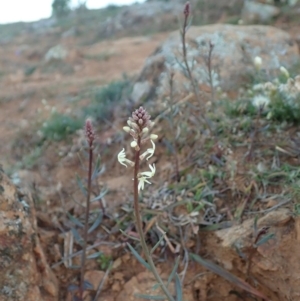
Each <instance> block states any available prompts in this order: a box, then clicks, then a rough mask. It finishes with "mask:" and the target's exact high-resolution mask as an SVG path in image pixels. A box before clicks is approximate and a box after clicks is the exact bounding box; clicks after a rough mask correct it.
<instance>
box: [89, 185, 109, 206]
mask: <svg viewBox="0 0 300 301" xmlns="http://www.w3.org/2000/svg"><path fill="white" fill-rule="evenodd" d="M107 191H108V189H107V188H105V189H103V191H101V192H100V194H99V195H98V196H96V197H95V198H93V199H92V200H91V203H93V202H95V201H98V200H100V199H102V198H103V197H104V196H105V195H106V194H107Z"/></svg>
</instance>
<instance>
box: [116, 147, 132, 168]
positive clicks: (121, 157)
mask: <svg viewBox="0 0 300 301" xmlns="http://www.w3.org/2000/svg"><path fill="white" fill-rule="evenodd" d="M118 161H119V162H120V164H122V165H124V166H126V167H127V165H126V164H125V163H127V164H130V165H131V166H134V163H133V162H132V161H130V160H128V159H127V158H126V154H125V149H124V148H123V149H122V150H121V151H120V152H119V154H118Z"/></svg>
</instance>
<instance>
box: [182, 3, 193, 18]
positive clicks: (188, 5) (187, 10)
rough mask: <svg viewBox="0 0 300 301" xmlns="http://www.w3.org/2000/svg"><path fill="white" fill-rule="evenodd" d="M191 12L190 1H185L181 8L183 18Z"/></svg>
mask: <svg viewBox="0 0 300 301" xmlns="http://www.w3.org/2000/svg"><path fill="white" fill-rule="evenodd" d="M190 12H191V5H190V2H189V1H188V2H186V4H185V6H184V10H183V14H184V16H185V18H186V19H187V18H188V17H189V15H190Z"/></svg>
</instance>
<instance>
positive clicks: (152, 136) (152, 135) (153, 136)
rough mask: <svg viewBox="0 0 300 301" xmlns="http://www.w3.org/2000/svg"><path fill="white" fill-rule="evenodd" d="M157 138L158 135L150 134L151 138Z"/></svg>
mask: <svg viewBox="0 0 300 301" xmlns="http://www.w3.org/2000/svg"><path fill="white" fill-rule="evenodd" d="M157 138H158V136H157V135H155V134H151V135H150V139H151V140H156V139H157Z"/></svg>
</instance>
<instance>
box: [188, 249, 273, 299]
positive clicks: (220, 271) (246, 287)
mask: <svg viewBox="0 0 300 301" xmlns="http://www.w3.org/2000/svg"><path fill="white" fill-rule="evenodd" d="M190 257H191V258H192V259H193V260H194V261H196V262H198V263H199V264H201V265H202V266H204V267H205V268H207V269H209V270H210V271H212V272H213V273H215V274H217V275H219V276H220V277H223V278H224V279H226V280H228V281H229V282H231V283H232V284H234V285H236V286H238V287H240V288H241V289H243V290H245V291H247V292H249V293H251V294H252V295H255V296H257V297H259V298H262V299H264V300H266V301H271V300H270V299H268V298H267V297H265V296H264V295H263V294H262V293H261V292H260V291H258V290H257V289H255V288H254V287H252V286H251V285H250V284H248V283H247V282H245V281H244V280H243V279H241V278H239V277H237V276H235V275H233V274H231V273H230V272H228V271H226V270H225V269H223V268H221V267H220V266H218V265H216V264H215V263H213V262H210V261H207V260H204V259H203V258H201V257H200V256H199V255H196V254H190Z"/></svg>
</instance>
